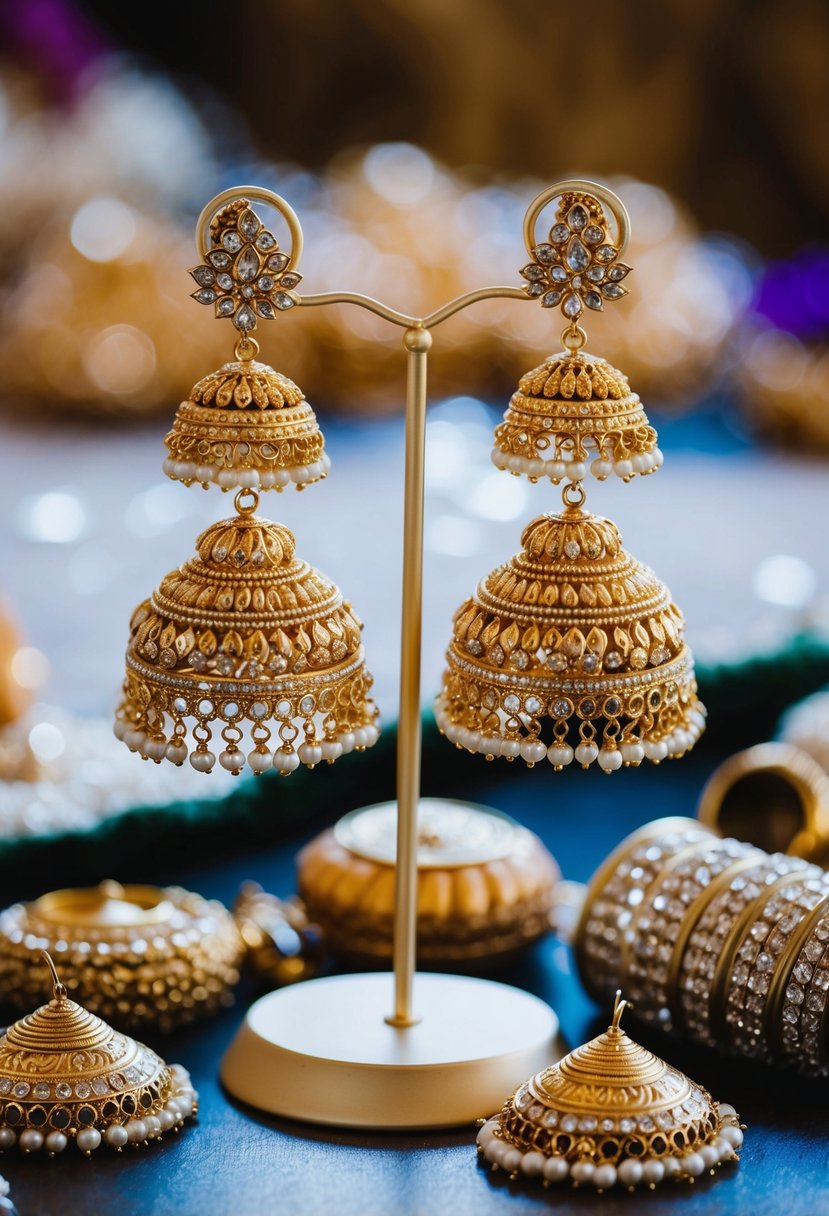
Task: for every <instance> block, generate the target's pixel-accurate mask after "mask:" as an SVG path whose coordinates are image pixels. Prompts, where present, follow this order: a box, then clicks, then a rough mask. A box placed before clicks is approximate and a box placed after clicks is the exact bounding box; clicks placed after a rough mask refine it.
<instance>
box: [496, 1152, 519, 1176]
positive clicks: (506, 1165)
mask: <svg viewBox="0 0 829 1216" xmlns="http://www.w3.org/2000/svg"><path fill="white" fill-rule="evenodd" d="M500 1164H501V1166H502V1167H503V1169H505V1170H506V1171H507V1173H508V1174H513V1173H515V1171H516V1170H517V1169H519V1168H520V1166H521V1150H520V1149H517V1148H512V1146H508V1147H507V1151H506V1152H505V1153H502V1154H501V1160H500Z"/></svg>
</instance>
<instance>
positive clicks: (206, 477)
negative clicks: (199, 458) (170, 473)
mask: <svg viewBox="0 0 829 1216" xmlns="http://www.w3.org/2000/svg"><path fill="white" fill-rule="evenodd" d="M196 476H197V477H198V479H199V481H212V480H213V478H214V477H215V476H216V470H215V469H214V467H213V466H212V465H210V464H200V465H199V467H198V468H197V469H196Z"/></svg>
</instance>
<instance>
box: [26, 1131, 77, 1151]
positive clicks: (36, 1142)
mask: <svg viewBox="0 0 829 1216" xmlns="http://www.w3.org/2000/svg"><path fill="white" fill-rule="evenodd" d="M79 1138H80V1137H79ZM20 1147H21V1148H22V1150H23V1152H24V1153H36V1152H37V1151H38V1149H41V1148H43V1132H39V1131H36V1130H35V1129H34V1128H32V1127H29V1128H27V1129H26V1131H25V1132H21V1133H20Z"/></svg>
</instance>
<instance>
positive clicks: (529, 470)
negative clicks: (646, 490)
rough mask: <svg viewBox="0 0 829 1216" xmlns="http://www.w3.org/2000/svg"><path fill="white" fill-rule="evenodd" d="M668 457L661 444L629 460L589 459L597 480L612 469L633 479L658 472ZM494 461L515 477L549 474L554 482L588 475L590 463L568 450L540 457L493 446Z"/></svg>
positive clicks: (601, 457) (538, 476) (617, 474)
mask: <svg viewBox="0 0 829 1216" xmlns="http://www.w3.org/2000/svg"><path fill="white" fill-rule="evenodd" d="M664 459H665V457H664V456H663V454H662V452H661V451H660V449H659V448H654V449H653V450H652V451H650V452H637V453H636V455H635V456H632V457H631V458H630V459H629V460H608V459H607V458H606V457H605V456H604V454H603V453H601V452H600V453H599V455H598V456H597V457H596V459H594V460H592V461H591V463H590V472H591V473H592V475H593V476H594V477H595V478H596V479H597V480H598V481H604V480H605V479H606V478H608V477H609V476H610V475H611V473H615V475H616V476H617V477H621V478H622V480H623V481H630V480H631V478H632V477H635V476H636V474H637V473H638V474H640V475H642V476H644V475H646V474H647V473H655V472H656V470H657V469H658V468H661V466H662V464H663V462H664ZM492 463H493V464H494V465H495V467H496V469H502V470H505V471H506V472H508V473H513V474H515V476H516V477H520V476H522V475H523V476H524V477H529V478H530V480H531V481H538V479H539V478H540V477H549V479H550V481H551V482H552V483H553V485H558V483H559V482H560V481H583V480H584V478H585V477H586V476H587V472H588V466H587V464H585V462H584V461H582V460H574V459H573V458H572V457H571V456H569V455H568V454H567V453H566V452H565V453H562V459H561V460H542V459H540V458H539V457H528V456H517V455H514V454H512V453H510V452H503V451H501V449H500V448H493V449H492Z"/></svg>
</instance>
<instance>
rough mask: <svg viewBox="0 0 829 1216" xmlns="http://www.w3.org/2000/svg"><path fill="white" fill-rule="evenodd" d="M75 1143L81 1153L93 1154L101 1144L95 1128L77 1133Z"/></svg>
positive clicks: (87, 1128)
mask: <svg viewBox="0 0 829 1216" xmlns="http://www.w3.org/2000/svg"><path fill="white" fill-rule="evenodd" d="M21 1139H22V1136H21ZM75 1143H76V1144H77V1146H78V1148H79V1149H80V1150H81V1152H82V1153H94V1152H95V1149H96V1148H97V1147H98V1146H99V1144H100V1143H101V1133H100V1132H99V1131H98V1129H97V1128H96V1127H85V1128H84V1129H83V1131H82V1132H78V1134H77V1136H76V1137H75Z"/></svg>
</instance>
